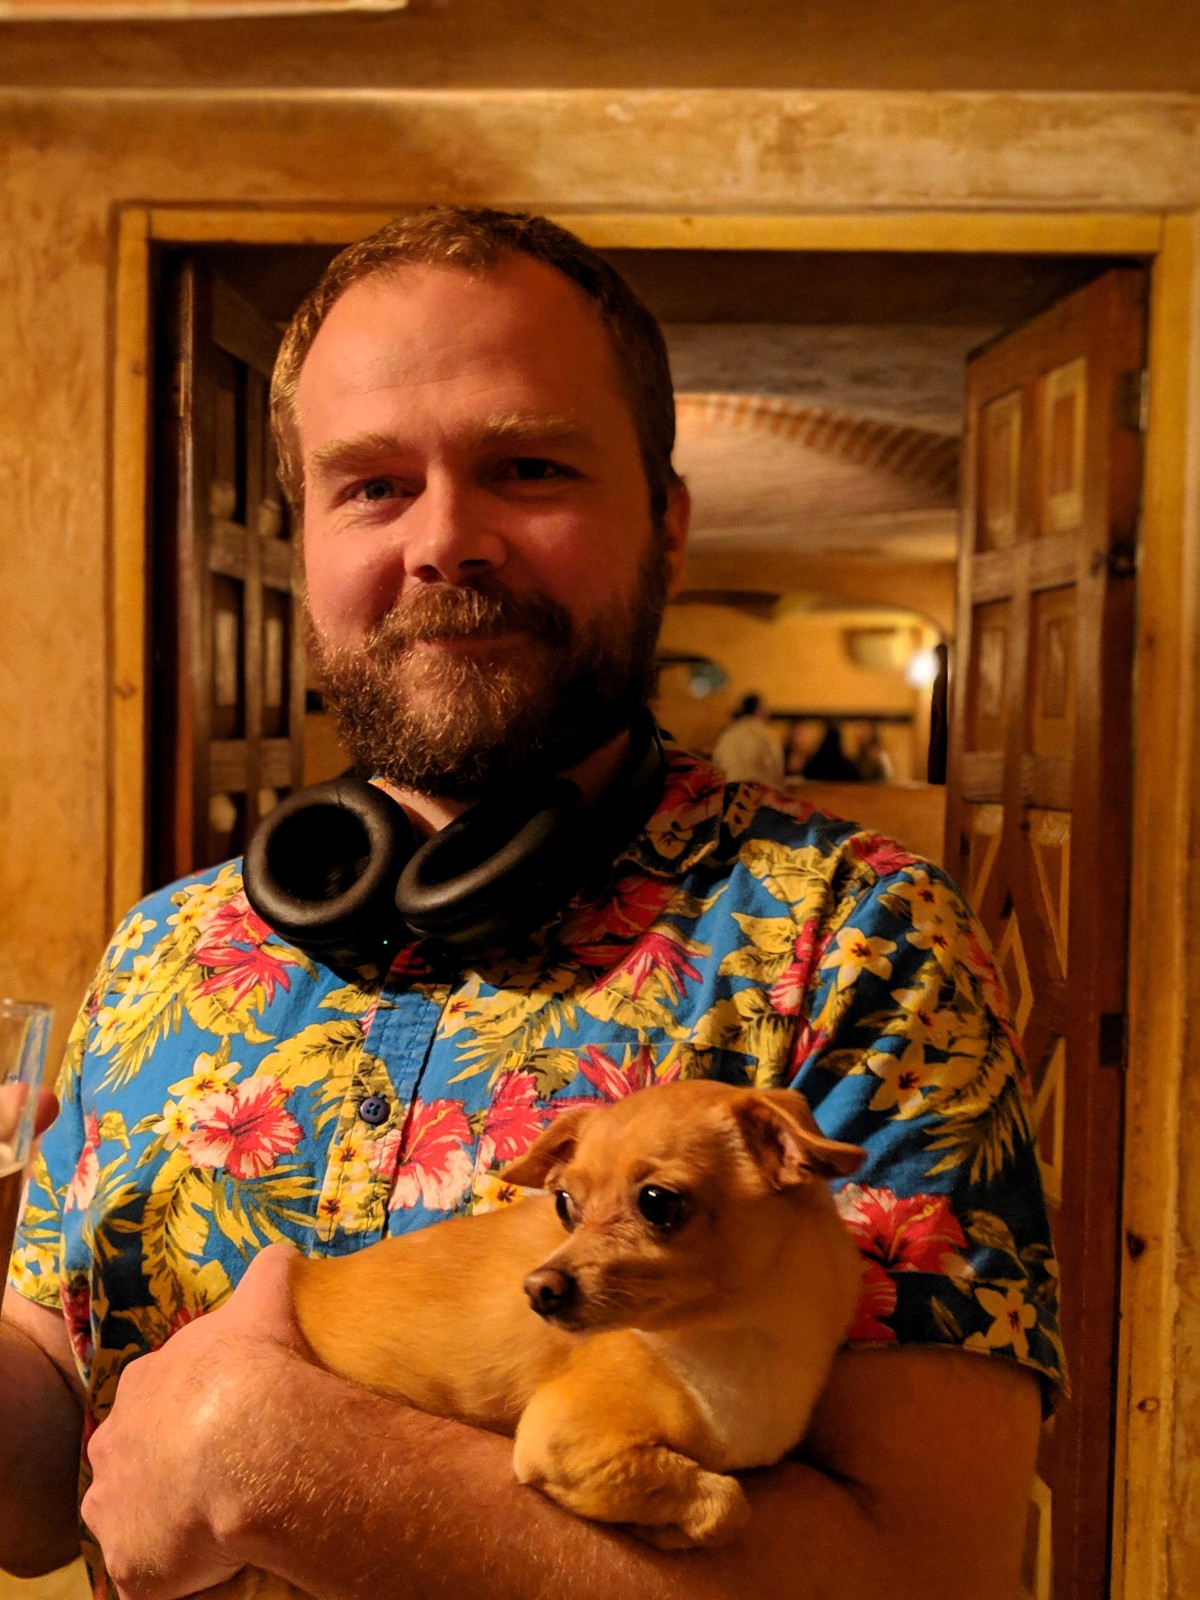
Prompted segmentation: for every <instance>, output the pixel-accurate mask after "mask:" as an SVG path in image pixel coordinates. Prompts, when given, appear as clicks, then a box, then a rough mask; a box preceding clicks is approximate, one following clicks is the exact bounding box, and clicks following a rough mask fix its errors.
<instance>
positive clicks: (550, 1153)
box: [499, 1101, 599, 1189]
mask: <svg viewBox="0 0 1200 1600" xmlns="http://www.w3.org/2000/svg"><path fill="white" fill-rule="evenodd" d="M598 1110H599V1102H598V1101H588V1102H585V1103H584V1104H583V1105H581V1106H576V1107H572V1109H571V1110H570V1111H560V1112H559V1114H558V1115H557V1116H556V1117H555V1119H554V1121H553V1122H552V1123H551V1124H550V1126H549V1127H548V1128H547V1129H546V1130H545V1132H543V1133H541V1134H539V1135H538V1137H537V1139H536V1141H535V1142H534V1143H533V1144H532V1145H531V1146H530V1147H529V1149H528V1150H526V1152H525V1154H524V1155H523V1156H518V1157H517V1159H516V1160H515V1161H510V1162H509V1163H508V1165H507V1166H506V1167H503V1168H501V1170H500V1174H499V1177H500V1181H501V1183H515V1184H519V1185H520V1186H521V1187H522V1188H525V1189H546V1188H549V1187H550V1185H549V1183H548V1181H547V1180H548V1179H549V1178H550V1177H551V1176H552V1174H553V1173H555V1172H558V1171H561V1169H562V1168H563V1167H565V1166H566V1164H567V1162H568V1161H570V1159H571V1157H572V1156H573V1155H574V1154H575V1146H576V1145H577V1144H578V1142H579V1135H580V1132H581V1131H582V1128H583V1124H584V1123H585V1122H586V1121H587V1119H588V1117H590V1116H591V1115H592V1114H593V1112H595V1111H598Z"/></svg>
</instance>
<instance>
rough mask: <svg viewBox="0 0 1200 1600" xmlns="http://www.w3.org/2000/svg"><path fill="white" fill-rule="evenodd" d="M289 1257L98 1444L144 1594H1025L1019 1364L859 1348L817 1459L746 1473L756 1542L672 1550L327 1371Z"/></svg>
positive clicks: (839, 1368) (111, 1506)
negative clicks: (1021, 1583) (292, 1318)
mask: <svg viewBox="0 0 1200 1600" xmlns="http://www.w3.org/2000/svg"><path fill="white" fill-rule="evenodd" d="M287 1256H288V1253H287V1252H279V1251H268V1252H265V1253H264V1254H263V1255H262V1256H260V1257H258V1258H257V1259H256V1261H255V1262H254V1263H252V1265H251V1268H250V1271H249V1272H248V1273H247V1275H246V1277H245V1278H244V1279H243V1280H242V1284H241V1285H240V1286H239V1288H238V1290H237V1292H236V1293H235V1295H234V1296H233V1299H232V1300H231V1301H230V1302H229V1305H228V1307H226V1308H223V1309H222V1310H220V1311H217V1312H214V1313H212V1314H211V1315H210V1316H208V1317H205V1318H202V1319H201V1320H200V1321H199V1322H196V1323H193V1324H191V1325H189V1327H187V1328H185V1329H184V1330H183V1331H182V1332H181V1333H180V1334H178V1335H176V1337H175V1338H174V1339H173V1340H171V1341H170V1343H169V1344H168V1345H166V1346H165V1347H164V1348H163V1350H162V1351H160V1352H159V1353H158V1354H156V1355H152V1356H147V1357H145V1358H144V1359H143V1360H141V1361H138V1362H135V1363H134V1364H133V1365H132V1366H131V1367H130V1368H129V1369H128V1371H127V1372H126V1374H125V1376H124V1377H123V1379H122V1382H121V1388H120V1389H119V1391H118V1395H117V1401H116V1405H115V1406H114V1408H113V1412H112V1416H111V1417H110V1419H109V1421H108V1422H106V1423H105V1424H104V1425H103V1427H102V1428H101V1429H100V1430H99V1432H98V1433H97V1434H96V1435H95V1436H94V1438H93V1441H92V1446H91V1450H90V1457H91V1460H92V1464H93V1467H94V1468H95V1471H96V1479H95V1482H94V1484H93V1488H92V1490H91V1491H90V1492H89V1497H88V1499H87V1500H86V1501H85V1502H84V1514H85V1516H86V1518H87V1521H88V1524H89V1526H90V1527H91V1528H92V1530H93V1532H95V1533H96V1534H97V1536H98V1538H99V1539H100V1542H101V1545H102V1547H103V1549H104V1552H105V1557H106V1559H107V1560H108V1562H109V1563H110V1570H111V1571H112V1574H113V1576H114V1578H115V1579H116V1581H117V1582H118V1585H119V1586H120V1588H121V1592H122V1594H123V1595H126V1596H128V1597H129V1600H175V1597H177V1596H180V1595H184V1594H189V1593H191V1592H193V1591H194V1590H195V1589H196V1588H199V1587H203V1586H205V1585H207V1584H210V1583H214V1582H217V1581H219V1580H220V1579H221V1578H222V1577H226V1576H228V1575H229V1574H230V1573H231V1572H233V1571H234V1570H236V1569H237V1568H238V1567H240V1566H242V1565H243V1564H249V1565H254V1566H259V1567H264V1568H266V1569H267V1570H269V1571H273V1572H276V1573H278V1574H279V1575H280V1576H281V1577H284V1578H286V1579H288V1580H289V1581H290V1582H292V1583H293V1584H295V1585H296V1586H297V1587H298V1588H300V1589H302V1590H303V1591H304V1592H306V1593H307V1594H311V1595H314V1596H316V1597H318V1600H366V1597H370V1600H382V1597H389V1600H393V1597H394V1600H440V1597H442V1596H451V1595H453V1596H457V1595H459V1594H461V1593H472V1592H474V1591H475V1590H476V1589H478V1588H480V1586H481V1585H482V1586H486V1588H487V1589H488V1591H489V1592H491V1593H496V1594H502V1595H504V1596H505V1597H506V1600H561V1597H562V1596H563V1595H564V1594H565V1593H567V1592H568V1591H574V1592H579V1593H583V1594H602V1595H604V1596H605V1597H606V1600H625V1597H629V1600H633V1597H635V1596H636V1597H637V1600H684V1597H687V1600H709V1597H712V1600H716V1597H718V1596H719V1597H735V1596H736V1597H739V1600H741V1597H744V1596H745V1595H747V1594H756V1593H763V1594H770V1595H771V1596H772V1600H877V1597H878V1595H879V1594H881V1593H886V1594H887V1595H888V1597H889V1600H927V1596H929V1595H930V1594H936V1595H937V1596H938V1600H1011V1596H1012V1594H1013V1593H1014V1591H1015V1587H1016V1573H1017V1563H1018V1559H1019V1552H1020V1548H1021V1534H1022V1529H1023V1526H1024V1519H1025V1500H1026V1495H1027V1493H1028V1487H1029V1482H1030V1477H1031V1473H1032V1469H1033V1460H1034V1453H1035V1450H1036V1444H1037V1433H1038V1413H1039V1407H1038V1392H1037V1383H1036V1380H1035V1379H1034V1378H1033V1377H1032V1376H1031V1375H1029V1374H1028V1373H1026V1372H1024V1371H1022V1370H1020V1369H1019V1368H1017V1367H1016V1366H1015V1364H1010V1363H1009V1362H1007V1361H1005V1360H1003V1359H1000V1358H996V1357H986V1356H979V1355H971V1354H966V1353H963V1352H957V1351H943V1350H922V1349H907V1350H906V1349H892V1350H858V1351H847V1352H844V1353H843V1354H842V1355H840V1356H839V1357H838V1358H837V1361H836V1363H835V1368H834V1372H833V1375H832V1379H831V1382H830V1385H829V1388H828V1391H827V1394H826V1396H825V1398H824V1400H823V1402H822V1404H821V1407H820V1410H819V1412H818V1415H817V1417H816V1418H815V1419H814V1426H813V1429H812V1432H811V1435H810V1439H809V1441H808V1444H807V1445H806V1447H805V1454H806V1460H804V1461H788V1462H785V1463H784V1464H782V1465H781V1466H779V1467H774V1468H770V1469H767V1470H764V1471H761V1472H756V1473H749V1474H746V1475H745V1476H744V1479H743V1481H744V1482H745V1484H746V1487H747V1491H748V1493H749V1496H750V1500H751V1505H752V1508H753V1521H752V1524H751V1526H750V1528H749V1529H748V1531H747V1533H746V1534H745V1535H744V1537H742V1538H741V1539H740V1540H739V1541H738V1542H737V1543H736V1544H734V1545H731V1546H729V1547H728V1548H727V1549H724V1550H717V1551H711V1552H687V1553H684V1554H663V1553H661V1552H659V1551H656V1550H652V1549H650V1548H649V1547H647V1546H644V1545H642V1544H640V1543H639V1542H637V1541H635V1540H633V1539H631V1538H629V1537H627V1536H626V1535H624V1534H621V1533H618V1532H616V1531H615V1530H612V1529H609V1528H604V1527H601V1526H599V1525H597V1524H594V1523H588V1522H584V1521H581V1520H579V1519H577V1518H575V1517H572V1516H570V1515H569V1514H567V1513H566V1512H563V1511H560V1510H559V1509H558V1508H557V1507H555V1506H553V1505H552V1504H551V1503H550V1502H549V1501H547V1500H545V1499H543V1498H542V1497H541V1496H540V1495H538V1494H537V1493H536V1492H535V1491H533V1490H531V1489H524V1488H521V1487H520V1486H519V1485H518V1484H517V1483H516V1481H515V1480H514V1478H513V1473H512V1461H511V1454H512V1446H511V1442H510V1441H509V1440H507V1439H501V1438H499V1437H497V1436H495V1435H493V1434H487V1433H482V1432H480V1431H478V1430H476V1429H473V1428H469V1427H466V1426H465V1425H463V1424H461V1423H456V1422H450V1421H446V1420H444V1419H441V1418H436V1417H428V1416H425V1415H423V1414H422V1413H420V1412H417V1411H414V1410H412V1409H411V1408H409V1407H407V1406H403V1405H400V1404H398V1403H396V1402H393V1401H389V1400H385V1399H382V1398H380V1397H378V1396H374V1395H366V1394H364V1393H363V1391H362V1390H361V1389H359V1388H357V1387H355V1386H354V1385H351V1384H349V1383H347V1382H345V1380H343V1379H341V1378H338V1377H335V1376H334V1375H332V1374H330V1373H328V1372H325V1371H323V1370H322V1369H320V1368H318V1367H316V1366H314V1365H313V1364H312V1363H311V1362H310V1361H309V1360H307V1359H306V1358H305V1356H304V1354H303V1352H302V1350H301V1349H300V1348H299V1347H298V1345H297V1343H296V1342H295V1340H293V1339H290V1338H289V1335H288V1334H287V1331H286V1269H287ZM268 1330H270V1333H269V1334H268V1336H267V1337H264V1334H265V1333H268ZM271 1334H273V1335H274V1337H272V1336H270V1335H271Z"/></svg>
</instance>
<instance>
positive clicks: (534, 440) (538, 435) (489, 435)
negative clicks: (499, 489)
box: [309, 411, 593, 475]
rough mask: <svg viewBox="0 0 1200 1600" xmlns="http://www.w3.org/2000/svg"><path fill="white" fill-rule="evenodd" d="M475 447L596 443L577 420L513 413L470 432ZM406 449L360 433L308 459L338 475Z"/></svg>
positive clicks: (395, 440)
mask: <svg viewBox="0 0 1200 1600" xmlns="http://www.w3.org/2000/svg"><path fill="white" fill-rule="evenodd" d="M471 440H472V443H474V444H476V445H484V446H486V445H492V444H498V445H503V446H507V447H516V446H524V447H526V448H529V447H532V446H544V447H546V448H555V447H557V448H559V449H562V448H564V447H572V446H573V447H579V446H586V445H589V444H591V443H592V442H593V434H592V432H591V430H590V429H589V428H588V427H587V426H586V425H585V424H584V423H583V422H581V421H580V420H579V418H578V417H573V416H569V415H566V414H563V415H558V414H556V413H551V412H541V411H538V412H524V411H511V412H505V413H503V414H499V415H497V416H494V417H488V418H486V419H485V420H484V421H483V422H481V423H479V424H478V425H477V426H476V427H474V428H473V429H472V430H471ZM405 449H406V446H405V443H404V441H403V440H402V439H401V438H400V437H399V435H397V434H392V433H376V432H371V433H359V434H355V435H353V436H352V437H351V438H348V439H331V440H330V441H329V442H328V443H327V444H322V445H318V446H317V448H316V449H315V450H314V451H313V453H312V455H311V457H310V458H309V467H310V469H311V470H312V471H313V472H314V473H328V474H330V475H336V474H338V473H344V472H357V471H364V472H365V471H369V470H370V469H371V468H372V467H378V465H379V462H380V460H381V459H382V458H384V457H387V456H399V455H403V454H404V452H405Z"/></svg>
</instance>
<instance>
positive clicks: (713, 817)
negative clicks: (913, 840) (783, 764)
mask: <svg viewBox="0 0 1200 1600" xmlns="http://www.w3.org/2000/svg"><path fill="white" fill-rule="evenodd" d="M639 846H640V848H639V849H638V851H637V855H638V857H639V858H640V862H641V864H642V865H643V866H644V867H647V868H648V869H649V870H650V871H657V872H660V873H663V874H664V875H665V874H671V875H682V874H683V873H684V872H686V871H688V870H690V869H691V868H693V867H696V868H702V869H704V870H707V871H708V872H711V873H716V874H726V873H729V872H733V871H736V870H738V869H739V868H742V869H748V870H749V871H751V872H752V873H754V874H755V875H756V876H762V874H763V873H764V872H770V871H772V870H773V869H775V868H779V869H782V870H786V869H789V868H790V869H792V870H799V871H801V872H804V873H806V874H811V873H815V874H819V875H820V876H822V877H824V878H827V879H829V880H831V881H834V880H836V881H837V882H838V883H839V885H840V887H841V888H842V889H843V890H844V891H845V892H848V893H852V894H855V895H867V894H870V893H871V892H872V891H874V890H876V889H877V888H883V887H886V885H887V883H888V882H889V881H890V880H895V879H899V878H902V877H903V878H913V877H915V878H917V879H918V880H924V879H936V880H938V881H939V882H941V883H943V884H944V885H945V886H946V887H947V888H951V889H952V888H953V885H952V884H951V883H950V880H949V879H948V878H947V877H946V875H945V874H944V873H943V872H942V870H941V868H940V867H937V866H935V865H934V864H933V863H932V862H930V861H928V860H926V859H925V858H924V857H922V856H919V855H917V854H915V853H914V852H912V851H910V850H908V849H906V848H905V847H904V846H903V845H902V844H900V843H898V842H897V841H896V840H894V839H891V838H889V837H887V836H886V835H885V834H882V833H880V832H879V831H878V830H877V829H874V828H870V827H864V826H863V825H862V824H861V823H859V822H857V821H855V820H854V819H853V818H850V817H839V816H834V815H833V814H832V813H830V812H827V811H822V810H820V809H819V808H818V807H817V806H815V805H813V804H812V803H811V802H810V801H807V800H805V799H803V798H802V797H801V796H800V795H799V794H796V793H791V792H788V791H786V790H783V789H777V788H773V787H771V786H770V785H768V784H763V783H750V782H740V783H738V782H727V781H726V779H725V776H724V774H723V773H722V772H721V771H720V769H719V768H718V767H717V766H716V765H715V764H714V763H712V762H710V761H706V760H705V759H704V758H703V757H700V756H697V755H694V754H692V753H691V752H688V751H683V750H680V749H677V748H671V749H670V750H669V751H668V773H667V780H666V786H665V789H664V793H663V799H662V801H661V803H660V805H659V807H658V809H657V810H656V812H655V814H654V816H653V817H652V818H651V820H650V824H649V826H648V827H647V829H646V832H645V834H644V836H643V838H642V839H641V840H640V841H639Z"/></svg>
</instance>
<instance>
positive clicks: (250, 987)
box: [195, 893, 291, 1005]
mask: <svg viewBox="0 0 1200 1600" xmlns="http://www.w3.org/2000/svg"><path fill="white" fill-rule="evenodd" d="M270 936H271V929H270V928H269V927H268V926H267V924H266V923H265V922H264V921H263V919H262V918H261V917H260V916H259V915H258V913H257V912H256V911H252V910H251V909H250V905H249V902H248V901H247V899H246V896H245V894H244V893H238V894H235V895H233V896H232V897H231V898H230V899H228V900H223V901H222V902H221V904H220V905H219V906H217V907H216V908H215V909H214V910H212V911H210V912H208V913H207V914H206V915H205V917H204V918H203V920H202V921H201V924H200V942H199V944H197V946H196V950H195V958H196V961H197V963H198V964H199V965H200V966H202V967H206V968H208V970H209V971H210V972H211V973H212V976H211V977H209V978H206V979H205V980H204V982H203V983H202V984H201V985H200V991H199V992H200V993H201V994H205V995H208V994H228V997H229V1001H230V1004H232V1005H240V1004H241V1002H242V1001H243V1000H245V999H247V998H248V997H249V996H250V995H251V994H253V993H254V991H255V989H257V988H259V987H261V988H262V990H263V991H264V1000H265V1003H266V1004H267V1005H270V1003H271V1001H272V1000H273V999H274V998H275V991H276V989H277V988H283V989H289V988H290V987H291V980H290V979H289V978H288V975H287V964H286V963H285V962H284V961H281V960H280V959H279V957H278V956H276V955H273V954H271V953H270V952H269V951H267V950H265V949H264V948H263V946H264V944H265V942H266V940H267V939H269V938H270Z"/></svg>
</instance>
